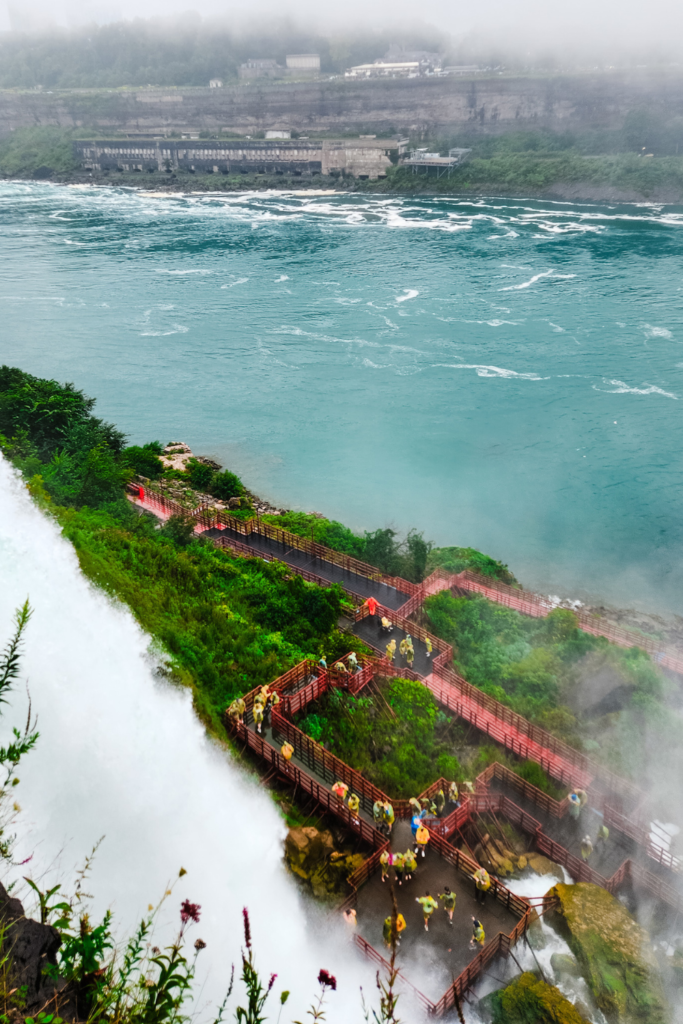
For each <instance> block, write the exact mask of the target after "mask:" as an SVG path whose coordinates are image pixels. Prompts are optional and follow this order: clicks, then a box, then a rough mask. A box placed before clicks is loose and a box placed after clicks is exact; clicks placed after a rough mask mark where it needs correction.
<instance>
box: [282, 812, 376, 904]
mask: <svg viewBox="0 0 683 1024" xmlns="http://www.w3.org/2000/svg"><path fill="white" fill-rule="evenodd" d="M285 861H286V862H287V866H288V867H289V869H290V871H292V872H293V873H294V874H295V875H298V877H299V878H301V879H302V880H303V881H305V882H307V883H308V884H309V885H310V887H311V889H312V890H313V895H314V896H316V897H317V898H319V899H325V898H327V897H330V896H334V895H339V894H340V893H344V892H345V891H346V884H345V883H346V879H347V878H348V877H349V875H350V874H352V873H353V872H354V871H355V870H356V869H357V868H358V867H360V865H361V864H362V863H363V857H362V855H361V854H359V853H355V854H354V853H351V851H350V850H337V849H335V843H334V839H333V837H332V834H331V833H330V832H320V831H318V829H317V828H312V827H308V828H290V830H289V832H288V833H287V837H286V839H285Z"/></svg>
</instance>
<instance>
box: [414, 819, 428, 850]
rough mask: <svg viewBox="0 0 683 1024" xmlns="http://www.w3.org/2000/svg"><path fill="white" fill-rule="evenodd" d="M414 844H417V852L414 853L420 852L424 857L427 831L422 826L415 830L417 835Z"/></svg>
mask: <svg viewBox="0 0 683 1024" xmlns="http://www.w3.org/2000/svg"><path fill="white" fill-rule="evenodd" d="M415 842H416V844H417V850H416V851H415V852H416V853H417V852H418V851H420V852H421V853H422V856H423V857H424V855H425V849H426V847H427V843H428V842H429V830H428V829H426V828H425V827H424V825H420V827H419V829H418V830H417V833H416V835H415Z"/></svg>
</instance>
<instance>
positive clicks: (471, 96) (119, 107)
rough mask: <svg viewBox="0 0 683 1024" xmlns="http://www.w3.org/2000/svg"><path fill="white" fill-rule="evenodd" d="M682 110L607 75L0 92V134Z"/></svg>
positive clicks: (459, 121) (599, 122)
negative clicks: (50, 128)
mask: <svg viewBox="0 0 683 1024" xmlns="http://www.w3.org/2000/svg"><path fill="white" fill-rule="evenodd" d="M682 104H683V74H681V72H680V70H679V69H675V68H674V69H671V71H666V70H662V71H648V70H642V71H637V70H635V71H631V72H616V71H615V72H606V73H597V72H596V73H592V74H576V75H558V76H548V77H534V78H524V77H518V78H513V77H507V76H502V77H501V76H496V75H492V76H484V75H481V76H476V77H474V78H470V79H468V78H424V79H416V80H407V79H380V80H374V81H352V80H344V79H338V80H332V81H330V80H326V81H316V82H296V83H294V82H292V83H280V82H272V81H266V80H262V81H257V82H251V83H246V84H245V83H241V84H235V85H230V86H227V87H226V88H224V89H141V90H139V91H138V92H135V91H133V90H131V91H126V92H110V91H107V90H101V91H92V92H87V93H76V92H73V93H70V92H61V93H59V92H58V93H54V94H49V93H35V92H25V93H22V92H9V91H7V92H0V136H2V135H5V134H7V132H9V131H11V130H12V129H13V128H19V127H26V126H30V125H45V124H52V125H60V126H62V127H74V126H81V125H85V126H88V127H91V126H92V127H94V128H97V129H100V130H101V131H103V132H104V133H106V132H107V131H108V130H109V131H111V130H122V131H138V132H144V131H149V132H158V131H164V130H166V131H170V130H178V131H190V130H192V131H197V130H199V129H208V130H212V131H215V130H219V129H221V128H228V129H232V130H234V131H238V132H243V133H248V132H254V131H262V130H264V129H268V128H273V127H275V126H277V127H282V128H291V129H295V130H298V131H306V130H308V129H311V130H315V129H321V128H326V129H328V130H330V131H331V132H332V131H335V130H337V131H361V132H362V131H365V130H370V131H392V132H408V131H412V132H414V131H439V130H453V129H463V128H466V129H468V130H471V131H477V132H481V133H483V134H487V133H501V132H506V131H510V130H512V129H515V130H517V129H532V128H551V129H554V130H558V131H564V130H567V129H579V128H582V127H584V128H585V127H589V126H591V127H603V128H620V127H621V126H622V124H623V120H624V117H625V115H626V114H627V113H628V111H629V110H637V109H643V108H646V109H648V110H650V111H652V112H653V113H656V114H657V115H658V116H661V117H663V118H665V119H668V118H670V117H676V116H678V114H679V111H680V109H681V105H682Z"/></svg>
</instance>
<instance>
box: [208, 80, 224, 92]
mask: <svg viewBox="0 0 683 1024" xmlns="http://www.w3.org/2000/svg"><path fill="white" fill-rule="evenodd" d="M222 88H223V79H222V78H212V79H211V81H210V82H209V89H222Z"/></svg>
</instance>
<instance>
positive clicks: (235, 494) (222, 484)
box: [208, 469, 244, 501]
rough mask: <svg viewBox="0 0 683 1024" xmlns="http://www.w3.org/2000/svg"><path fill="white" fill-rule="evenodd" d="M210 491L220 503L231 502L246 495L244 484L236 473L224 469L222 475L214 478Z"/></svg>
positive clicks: (216, 475) (209, 486)
mask: <svg viewBox="0 0 683 1024" xmlns="http://www.w3.org/2000/svg"><path fill="white" fill-rule="evenodd" d="M208 490H209V493H210V494H213V495H214V497H216V498H218V499H219V500H220V501H229V500H230V498H240V497H241V496H242V495H243V494H244V484H243V483H242V481H241V480H240V478H239V477H238V476H236V474H235V473H231V472H230V470H229V469H224V470H223V472H222V473H216V474H215V475H214V476H213V479H212V480H211V482H210V484H209V485H208Z"/></svg>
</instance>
